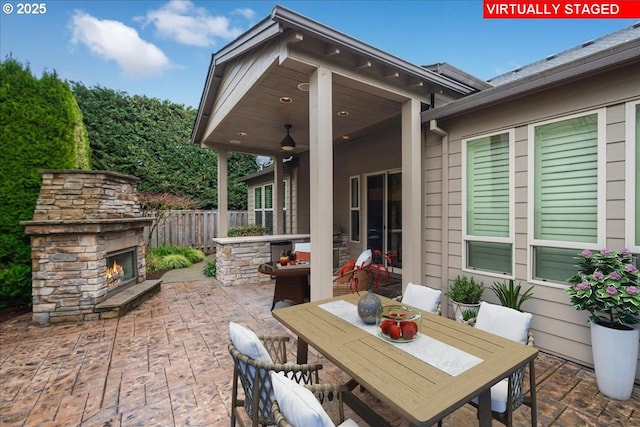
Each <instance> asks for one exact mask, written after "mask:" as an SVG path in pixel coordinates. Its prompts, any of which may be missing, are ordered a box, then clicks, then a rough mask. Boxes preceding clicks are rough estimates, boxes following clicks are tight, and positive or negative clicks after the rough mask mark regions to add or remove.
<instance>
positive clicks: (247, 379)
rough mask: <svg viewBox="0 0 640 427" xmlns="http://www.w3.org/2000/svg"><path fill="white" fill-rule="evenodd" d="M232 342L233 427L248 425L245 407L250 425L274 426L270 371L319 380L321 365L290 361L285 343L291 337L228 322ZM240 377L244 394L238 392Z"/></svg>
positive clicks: (305, 381)
mask: <svg viewBox="0 0 640 427" xmlns="http://www.w3.org/2000/svg"><path fill="white" fill-rule="evenodd" d="M229 332H230V335H231V342H230V343H229V346H228V349H229V353H230V354H231V357H232V359H233V385H232V396H231V427H235V426H236V423H239V424H240V425H241V426H243V427H245V423H244V420H243V418H242V416H241V414H240V408H241V407H244V409H245V411H246V415H248V417H249V418H250V420H251V424H250V425H251V426H252V427H257V426H258V425H262V426H267V425H274V424H275V419H274V418H273V416H272V410H271V408H272V402H273V386H272V383H271V376H270V374H269V373H270V372H271V371H275V372H284V373H285V374H286V375H287V377H289V378H291V379H292V380H293V381H295V382H296V383H300V384H305V385H307V384H308V385H311V384H317V383H318V382H319V375H318V371H319V370H320V369H322V365H316V364H304V365H299V364H294V363H287V351H286V343H287V341H289V337H284V336H271V335H270V336H267V335H256V334H255V333H254V332H253V331H251V330H250V329H247V328H245V327H244V326H242V325H239V324H236V323H234V322H230V323H229ZM238 380H240V381H239V382H240V384H241V385H242V389H243V391H244V397H242V398H241V396H239V395H238V392H239V389H238Z"/></svg>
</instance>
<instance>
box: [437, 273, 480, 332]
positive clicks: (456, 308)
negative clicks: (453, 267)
mask: <svg viewBox="0 0 640 427" xmlns="http://www.w3.org/2000/svg"><path fill="white" fill-rule="evenodd" d="M483 292H484V283H483V282H480V283H478V282H476V281H475V279H474V278H473V277H467V276H464V275H463V276H456V278H455V280H454V281H453V284H452V285H451V287H450V288H449V290H448V291H447V292H445V296H446V297H447V298H449V299H450V300H451V305H452V306H453V316H454V318H455V319H456V320H457V321H458V322H463V321H464V315H463V312H465V311H469V310H474V311H475V312H476V313H477V312H478V308H479V307H480V298H482V293H483Z"/></svg>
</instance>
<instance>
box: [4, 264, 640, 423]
mask: <svg viewBox="0 0 640 427" xmlns="http://www.w3.org/2000/svg"><path fill="white" fill-rule="evenodd" d="M198 268H201V266H200V267H198ZM185 277H188V276H185ZM272 293H273V285H272V284H266V285H264V284H263V285H248V286H243V287H229V288H223V287H220V286H218V285H217V282H215V281H214V280H211V279H206V280H196V281H190V282H180V281H178V282H175V283H164V284H163V285H162V291H161V292H160V293H159V294H158V295H156V296H154V297H153V298H151V299H150V300H148V301H146V302H145V303H144V304H143V305H141V306H140V307H139V308H137V309H135V310H134V311H132V312H130V313H129V314H127V315H126V316H124V317H122V318H120V319H109V320H104V321H90V322H84V323H79V324H60V325H53V326H46V327H40V326H34V325H32V323H31V315H23V316H20V317H18V318H16V319H14V320H12V321H8V322H5V323H2V324H0V383H1V385H0V387H1V388H0V425H1V426H48V427H49V426H105V427H106V426H109V427H117V426H138V425H139V426H187V425H188V426H226V425H229V405H230V399H231V374H232V365H231V357H230V356H229V354H228V351H227V343H228V339H229V335H228V321H229V320H233V321H236V322H239V323H242V324H245V325H248V326H249V327H251V328H253V329H254V330H256V331H259V332H264V333H276V334H287V333H288V332H287V330H286V329H284V327H282V326H281V325H280V324H279V323H278V322H277V321H276V320H275V319H273V317H272V316H271V313H270V311H269V308H270V306H271V296H272ZM290 344H291V345H290V346H289V350H290V351H291V352H293V351H295V341H294V340H292V342H291V343H290ZM291 359H292V360H293V359H294V356H293V353H292V355H291ZM318 362H319V363H322V364H323V365H324V369H323V370H322V371H321V376H322V378H321V379H322V380H323V381H325V382H334V381H342V382H344V381H346V379H347V378H344V376H343V375H342V374H341V373H340V372H339V371H338V370H337V369H336V368H335V367H334V366H331V364H330V363H329V362H328V361H326V360H323V359H318ZM536 369H537V372H536V373H537V376H538V378H537V381H538V405H539V410H538V420H539V425H542V426H567V427H569V426H571V427H573V426H640V403H639V402H640V388H639V387H636V388H635V390H634V394H633V396H632V398H631V399H630V400H629V401H626V402H619V401H615V400H611V399H608V398H606V397H604V396H602V395H600V394H599V393H598V389H597V387H596V385H595V377H594V374H593V371H592V370H590V369H587V368H584V367H581V366H579V365H576V364H573V363H569V362H566V361H564V360H562V359H559V358H557V357H554V356H551V355H547V354H541V355H540V356H539V357H538V359H537V360H536ZM365 397H366V398H368V399H369V400H370V404H371V405H372V406H373V407H377V408H379V409H380V411H381V412H383V413H385V414H386V415H385V416H386V417H387V418H388V419H389V420H392V421H393V424H394V425H398V426H403V425H406V423H405V422H404V421H403V420H401V419H398V418H397V417H396V416H395V415H394V414H393V413H390V412H389V411H385V409H384V407H382V406H381V405H380V403H379V402H375V400H374V399H373V398H372V397H371V395H369V394H366V395H365ZM425 399H428V396H425ZM348 412H349V411H348ZM348 415H349V416H353V414H351V413H350V412H349V413H348ZM354 418H356V419H357V417H354ZM515 424H516V425H518V426H527V425H530V422H529V410H528V408H526V407H522V408H521V409H519V410H518V411H517V413H516V417H515ZM361 425H364V424H361ZM444 425H445V426H473V425H477V420H476V417H475V412H474V410H473V408H471V407H470V406H469V405H466V406H465V407H463V408H461V409H459V410H457V411H456V412H454V413H453V414H452V415H450V416H448V417H447V418H445V420H444ZM494 425H500V424H499V423H497V422H495V421H494Z"/></svg>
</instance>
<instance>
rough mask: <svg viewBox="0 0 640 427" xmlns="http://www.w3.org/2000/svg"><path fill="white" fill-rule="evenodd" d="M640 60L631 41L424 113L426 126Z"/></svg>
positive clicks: (636, 42) (636, 44) (637, 48)
mask: <svg viewBox="0 0 640 427" xmlns="http://www.w3.org/2000/svg"><path fill="white" fill-rule="evenodd" d="M637 61H640V39H636V40H631V41H629V42H627V43H623V44H620V45H617V46H615V47H612V48H610V49H607V50H604V51H601V52H598V53H595V54H593V55H591V56H588V57H584V58H580V59H577V60H575V61H572V62H569V63H566V64H562V65H559V66H558V67H555V68H552V69H549V70H545V71H541V72H539V73H536V74H532V75H531V76H528V77H524V78H522V79H519V80H515V81H513V82H510V83H505V84H503V85H499V86H495V87H492V88H490V89H486V90H483V91H481V92H478V93H475V94H472V95H469V96H467V97H465V98H461V99H458V100H456V101H453V102H451V103H449V104H447V105H443V106H441V107H437V108H434V109H431V110H427V111H424V112H422V114H421V119H422V123H427V122H429V121H431V120H437V119H443V118H450V117H454V116H458V115H462V114H465V113H467V112H469V111H472V110H477V109H482V108H485V107H488V106H490V105H495V104H497V103H501V102H506V101H508V100H511V99H514V98H518V97H522V96H525V95H526V94H528V93H532V92H535V91H539V90H541V89H543V88H546V87H551V86H554V85H558V84H560V83H562V82H564V81H567V80H570V79H576V78H579V77H580V76H585V75H588V74H593V73H596V72H600V71H604V70H607V69H614V68H618V67H621V66H623V65H625V64H628V63H632V62H637Z"/></svg>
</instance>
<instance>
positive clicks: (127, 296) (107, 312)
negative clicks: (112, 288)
mask: <svg viewBox="0 0 640 427" xmlns="http://www.w3.org/2000/svg"><path fill="white" fill-rule="evenodd" d="M161 283H162V280H160V279H159V280H145V281H144V282H141V283H136V284H135V285H132V286H130V287H128V288H126V289H124V290H122V291H120V292H118V293H116V294H113V295H111V296H109V297H108V298H107V299H105V300H104V301H102V302H101V303H100V304H97V305H96V307H95V310H94V311H95V312H96V313H100V318H101V319H110V318H114V317H120V316H124V315H125V314H126V313H128V312H130V311H131V310H133V309H134V308H136V307H138V306H139V305H140V304H142V303H143V302H144V301H146V300H148V299H149V298H151V297H152V296H154V295H155V294H157V293H158V292H160V284H161Z"/></svg>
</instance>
